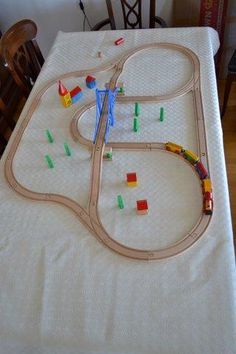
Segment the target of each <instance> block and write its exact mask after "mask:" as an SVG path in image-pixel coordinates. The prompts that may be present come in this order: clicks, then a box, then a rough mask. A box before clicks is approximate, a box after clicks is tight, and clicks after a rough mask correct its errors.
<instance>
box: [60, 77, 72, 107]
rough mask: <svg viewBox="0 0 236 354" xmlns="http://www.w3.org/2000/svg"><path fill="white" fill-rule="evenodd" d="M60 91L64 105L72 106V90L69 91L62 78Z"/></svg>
mask: <svg viewBox="0 0 236 354" xmlns="http://www.w3.org/2000/svg"><path fill="white" fill-rule="evenodd" d="M58 93H59V96H60V99H61V103H62V104H63V106H64V107H70V106H71V104H72V100H71V95H70V92H68V90H67V88H66V87H65V86H64V85H63V84H62V82H61V81H60V80H59V81H58Z"/></svg>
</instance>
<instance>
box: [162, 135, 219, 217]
mask: <svg viewBox="0 0 236 354" xmlns="http://www.w3.org/2000/svg"><path fill="white" fill-rule="evenodd" d="M165 147H166V150H168V151H171V152H174V153H175V154H179V155H182V156H183V157H184V158H185V159H186V160H188V161H189V162H190V163H191V164H192V165H193V166H194V167H195V170H196V172H197V173H198V175H199V177H200V179H201V181H202V193H203V212H204V213H205V214H207V215H211V214H212V212H213V198H212V185H211V180H210V178H209V176H208V172H207V170H206V168H205V167H204V165H203V164H202V162H201V161H200V159H199V157H198V156H197V155H196V154H194V153H193V152H192V151H191V150H185V149H184V148H183V146H181V145H177V144H175V143H172V142H167V143H166V144H165Z"/></svg>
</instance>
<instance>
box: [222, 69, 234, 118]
mask: <svg viewBox="0 0 236 354" xmlns="http://www.w3.org/2000/svg"><path fill="white" fill-rule="evenodd" d="M235 79H236V74H232V73H229V72H228V75H227V79H226V85H225V93H224V101H223V106H222V110H221V118H223V117H224V114H225V111H226V107H227V103H228V99H229V94H230V90H231V86H232V82H233V81H235Z"/></svg>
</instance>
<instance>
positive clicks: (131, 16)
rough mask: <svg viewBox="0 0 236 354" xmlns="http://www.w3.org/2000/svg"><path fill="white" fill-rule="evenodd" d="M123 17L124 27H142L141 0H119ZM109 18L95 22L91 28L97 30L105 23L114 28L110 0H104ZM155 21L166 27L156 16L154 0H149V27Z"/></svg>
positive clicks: (153, 24)
mask: <svg viewBox="0 0 236 354" xmlns="http://www.w3.org/2000/svg"><path fill="white" fill-rule="evenodd" d="M120 3H121V6H122V12H123V18H124V27H125V29H129V28H130V29H134V28H142V0H133V1H130V0H120ZM106 5H107V11H108V16H109V18H107V19H105V20H102V21H101V22H99V23H97V24H96V25H95V26H94V27H93V28H92V30H93V31H98V30H100V29H101V28H102V27H104V26H106V25H110V27H111V29H112V30H115V29H116V24H115V18H114V13H113V8H112V3H111V0H106ZM156 23H157V24H158V25H159V26H160V27H167V24H166V22H165V21H164V20H163V19H162V18H161V17H158V16H156V0H150V9H149V28H154V27H155V25H156Z"/></svg>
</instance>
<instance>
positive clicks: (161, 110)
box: [160, 107, 164, 122]
mask: <svg viewBox="0 0 236 354" xmlns="http://www.w3.org/2000/svg"><path fill="white" fill-rule="evenodd" d="M163 120H164V108H163V107H161V108H160V121H161V122H163Z"/></svg>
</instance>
